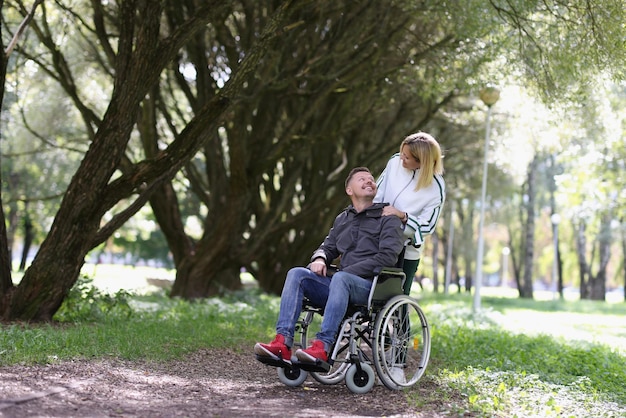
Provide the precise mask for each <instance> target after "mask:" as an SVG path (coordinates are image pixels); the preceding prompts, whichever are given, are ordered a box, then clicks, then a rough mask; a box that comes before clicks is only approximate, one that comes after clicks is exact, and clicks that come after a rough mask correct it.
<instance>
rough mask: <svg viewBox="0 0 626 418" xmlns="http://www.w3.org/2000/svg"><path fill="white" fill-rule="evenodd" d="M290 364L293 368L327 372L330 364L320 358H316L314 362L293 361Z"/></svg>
mask: <svg viewBox="0 0 626 418" xmlns="http://www.w3.org/2000/svg"><path fill="white" fill-rule="evenodd" d="M292 365H293V367H294V368H298V369H302V370H305V371H307V372H317V373H328V371H329V370H330V364H329V363H327V362H325V361H322V360H316V361H315V363H308V362H304V361H293V362H292Z"/></svg>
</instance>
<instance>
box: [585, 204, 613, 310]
mask: <svg viewBox="0 0 626 418" xmlns="http://www.w3.org/2000/svg"><path fill="white" fill-rule="evenodd" d="M611 220H612V216H611V214H610V213H605V214H603V215H602V216H601V218H600V233H599V234H598V238H597V245H598V257H599V260H598V271H597V272H596V274H594V275H593V276H592V277H591V278H590V293H589V298H590V299H591V300H606V277H607V274H606V269H607V266H608V264H609V261H610V259H611V244H612V239H611V236H612V235H611Z"/></svg>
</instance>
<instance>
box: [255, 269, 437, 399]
mask: <svg viewBox="0 0 626 418" xmlns="http://www.w3.org/2000/svg"><path fill="white" fill-rule="evenodd" d="M405 279H406V278H405V275H404V272H403V271H402V269H401V268H398V267H393V268H385V269H383V270H382V271H381V272H380V273H379V274H378V275H377V276H376V277H375V278H374V281H373V283H372V289H371V290H370V294H369V298H368V302H367V306H358V305H352V306H350V307H349V308H348V311H347V313H346V316H345V317H344V319H343V322H342V325H341V326H340V329H339V332H338V335H337V339H336V342H335V344H334V346H333V348H332V350H331V351H330V352H329V356H328V362H322V361H321V360H318V361H317V363H315V364H313V363H303V362H298V360H297V358H296V357H295V356H293V357H292V359H291V360H292V364H291V365H290V366H289V365H286V364H285V363H281V364H272V363H271V362H270V363H267V362H266V364H269V365H274V366H277V371H278V378H279V380H280V381H281V382H282V383H284V384H285V385H287V386H290V387H297V386H300V385H301V384H302V383H303V382H304V381H305V380H306V379H307V377H308V375H309V374H310V375H311V376H312V377H313V378H314V379H315V380H316V381H318V382H320V383H322V384H328V385H332V384H337V383H340V382H342V381H345V384H346V386H347V387H348V389H349V390H350V391H352V392H353V393H358V394H364V393H367V392H369V391H370V390H371V389H372V388H373V387H374V384H375V383H376V378H377V377H378V379H379V380H380V382H381V383H382V384H383V385H384V386H386V387H387V388H388V389H391V390H400V389H403V388H408V387H410V386H413V385H414V384H415V383H416V382H417V381H418V380H419V379H420V378H421V377H422V375H423V374H424V371H425V370H426V366H427V365H428V359H429V356H430V329H429V327H428V322H427V321H426V316H425V315H424V313H423V311H422V309H421V308H420V306H419V305H418V303H417V301H416V300H415V299H413V298H411V297H410V296H407V295H406V294H404V292H403V286H404V282H405ZM316 315H323V310H322V309H320V308H316V307H313V306H311V305H310V304H309V303H307V301H306V300H305V301H304V304H303V309H302V313H301V316H300V319H299V320H298V323H297V324H296V333H295V338H294V347H292V350H293V351H294V352H295V350H297V349H298V348H306V347H307V346H308V344H307V343H308V339H309V332H310V331H311V329H310V328H311V325H312V324H313V322H314V318H315V316H316Z"/></svg>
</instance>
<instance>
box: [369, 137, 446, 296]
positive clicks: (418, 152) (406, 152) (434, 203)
mask: <svg viewBox="0 0 626 418" xmlns="http://www.w3.org/2000/svg"><path fill="white" fill-rule="evenodd" d="M376 184H377V186H378V192H377V193H376V197H375V198H374V201H375V202H387V203H389V206H386V207H385V208H384V210H383V216H397V217H398V218H400V220H401V221H402V223H403V225H404V235H405V237H407V238H411V244H410V245H408V246H407V249H406V252H405V254H404V266H403V270H404V273H405V274H406V278H407V281H406V284H405V287H404V292H405V293H406V294H407V295H408V294H409V293H410V291H411V285H412V284H413V278H414V277H415V272H416V271H417V267H418V266H419V262H420V258H421V253H422V247H423V244H424V239H425V238H426V236H428V235H430V234H432V233H433V231H434V230H435V226H436V225H437V221H438V220H439V215H440V214H441V209H442V206H443V202H444V201H445V196H446V184H445V182H444V180H443V155H442V153H441V147H440V146H439V143H438V142H437V140H435V138H433V137H432V136H431V135H429V134H427V133H425V132H417V133H414V134H412V135H409V136H407V137H406V138H405V139H404V140H403V141H402V143H401V144H400V152H399V153H397V154H395V155H393V156H392V157H391V158H390V159H389V161H388V162H387V166H386V167H385V169H384V170H383V172H382V173H381V175H380V177H379V178H378V180H377V182H376Z"/></svg>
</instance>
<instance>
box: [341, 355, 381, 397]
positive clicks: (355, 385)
mask: <svg viewBox="0 0 626 418" xmlns="http://www.w3.org/2000/svg"><path fill="white" fill-rule="evenodd" d="M375 382H376V376H375V374H374V369H372V367H371V366H370V365H369V364H366V363H361V364H360V370H359V367H357V365H356V364H353V365H352V366H350V368H348V371H347V372H346V386H348V389H350V391H351V392H353V393H359V394H363V393H367V392H369V391H370V390H372V388H373V387H374V383H375Z"/></svg>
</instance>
